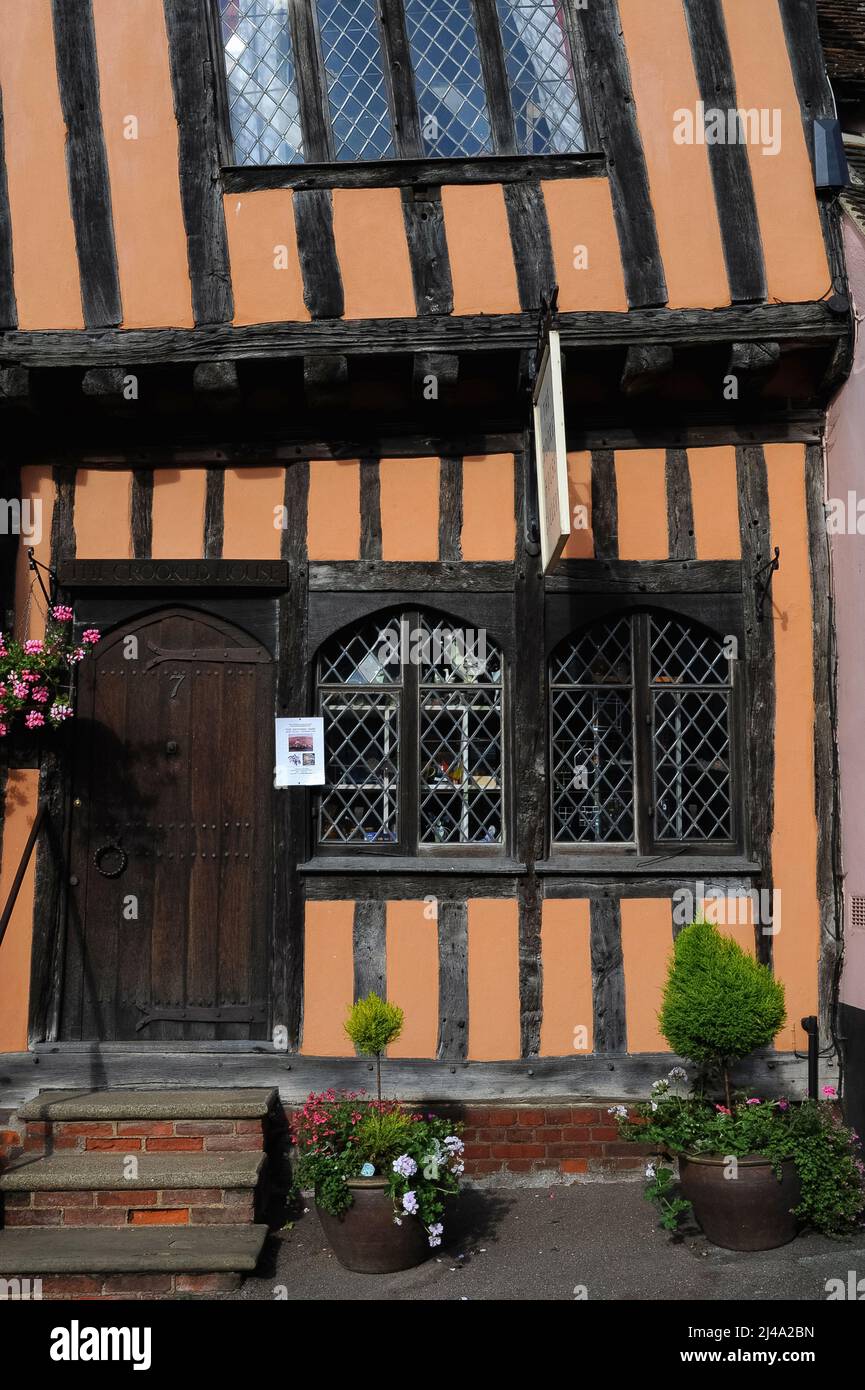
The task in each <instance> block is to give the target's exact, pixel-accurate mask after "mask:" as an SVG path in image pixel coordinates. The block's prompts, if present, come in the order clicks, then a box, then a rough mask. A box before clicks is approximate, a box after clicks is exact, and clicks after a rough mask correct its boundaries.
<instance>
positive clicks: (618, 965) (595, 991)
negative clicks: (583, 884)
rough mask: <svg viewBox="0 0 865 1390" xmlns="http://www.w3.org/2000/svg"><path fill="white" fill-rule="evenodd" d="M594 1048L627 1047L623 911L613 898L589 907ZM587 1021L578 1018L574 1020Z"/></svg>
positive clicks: (594, 901)
mask: <svg viewBox="0 0 865 1390" xmlns="http://www.w3.org/2000/svg"><path fill="white" fill-rule="evenodd" d="M589 913H590V923H591V925H590V940H591V958H592V999H593V1001H594V1028H593V1042H594V1046H593V1051H594V1052H597V1053H601V1054H608V1053H611V1054H613V1055H616V1054H619V1053H623V1052H625V1051H627V1035H626V1026H625V962H624V958H623V955H622V913H621V908H620V906H619V903H618V902H617V901H616V900H615V899H614V898H606V897H605V898H593V899H592V902H591V905H590V908H589ZM583 1021H585V1022H586V1023H587V1022H588V1019H586V1020H580V1019H577V1020H575V1022H583Z"/></svg>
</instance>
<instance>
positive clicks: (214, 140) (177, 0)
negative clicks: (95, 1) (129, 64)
mask: <svg viewBox="0 0 865 1390" xmlns="http://www.w3.org/2000/svg"><path fill="white" fill-rule="evenodd" d="M61 3H62V0H61ZM163 4H164V7H165V25H166V29H167V31H168V49H169V56H170V60H171V82H172V87H173V91H174V113H175V117H176V119H177V134H178V151H179V154H178V158H179V170H180V196H181V201H182V204H183V221H184V224H185V227H186V238H187V255H188V259H189V277H190V280H191V282H192V311H193V315H194V318H195V322H196V324H197V325H202V324H221V323H227V322H229V321H230V320H231V318H232V317H233V315H234V301H233V297H232V293H231V272H230V270H229V264H228V238H227V234H226V230H225V216H224V213H223V207H222V186H221V182H220V160H219V155H220V150H219V136H218V131H217V124H216V119H217V118H216V113H217V102H216V93H215V89H214V87H215V84H214V72H213V63H212V61H209V57H210V48H209V37H208V31H207V18H206V15H205V12H204V7H203V6H202V5H201V3H200V0H163Z"/></svg>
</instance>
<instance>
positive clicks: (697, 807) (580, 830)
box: [549, 613, 736, 851]
mask: <svg viewBox="0 0 865 1390" xmlns="http://www.w3.org/2000/svg"><path fill="white" fill-rule="evenodd" d="M549 684H550V738H551V774H552V817H553V825H552V840H553V843H554V844H558V845H590V844H606V845H617V846H630V847H632V848H637V849H642V850H646V851H649V850H651V849H652V848H653V847H661V846H664V845H682V846H690V845H698V844H703V845H721V844H725V845H731V844H732V843H733V841H734V840H735V835H736V828H735V814H734V813H735V800H734V788H733V783H734V758H733V737H732V730H733V719H732V715H733V710H732V700H733V670H732V665H731V662H730V660H729V658H728V656H727V655H726V648H725V645H724V642H723V640H722V639H721V638H720V637H718V636H717V635H716V634H714V633H712V632H710V631H709V630H708V629H706V628H703V627H701V626H699V625H697V624H695V623H691V622H689V621H686V620H683V619H681V618H679V617H674V616H672V615H669V614H655V613H651V614H649V613H639V614H632V615H623V616H618V617H614V618H610V619H607V620H605V621H603V622H600V623H596V624H593V625H592V626H590V627H587V628H585V629H583V630H582V631H580V632H578V633H575V634H572V636H570V637H569V638H567V639H566V641H565V642H563V643H562V644H561V645H560V646H559V647H558V648H557V649H556V650H555V651H554V652H553V654H552V657H551V659H550V667H549ZM640 787H644V788H648V789H650V791H649V793H648V795H647V796H644V798H643V800H642V801H641V800H640V798H639V796H638V791H637V789H638V788H640Z"/></svg>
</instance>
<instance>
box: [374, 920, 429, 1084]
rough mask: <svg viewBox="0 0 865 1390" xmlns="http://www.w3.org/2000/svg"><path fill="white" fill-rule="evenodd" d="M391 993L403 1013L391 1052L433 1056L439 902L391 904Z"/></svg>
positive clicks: (389, 984) (388, 993)
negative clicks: (436, 905) (397, 1035)
mask: <svg viewBox="0 0 865 1390" xmlns="http://www.w3.org/2000/svg"><path fill="white" fill-rule="evenodd" d="M386 920H387V928H386V930H387V997H388V1000H389V1002H390V1003H391V1004H398V1005H399V1007H400V1008H401V1009H402V1010H403V1011H404V1013H405V1023H404V1024H403V1031H402V1034H401V1035H400V1037H399V1038H397V1040H396V1042H395V1043H392V1044H391V1046H390V1047H389V1048H388V1050H387V1051H388V1056H389V1057H435V1055H436V1049H437V1046H438V1026H439V1020H438V1012H439V952H438V923H437V920H436V916H435V904H434V903H432V904H431V903H426V902H424V901H423V899H419V900H417V899H416V900H413V901H403V902H389V903H388V904H387V919H386Z"/></svg>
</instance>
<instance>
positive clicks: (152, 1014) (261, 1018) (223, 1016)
mask: <svg viewBox="0 0 865 1390" xmlns="http://www.w3.org/2000/svg"><path fill="white" fill-rule="evenodd" d="M138 1008H139V1010H140V1011H141V1015H142V1017H141V1018H140V1019H139V1021H138V1023H136V1025H135V1031H136V1033H140V1032H141V1029H142V1028H149V1026H150V1024H151V1023H264V1022H265V1021H266V1019H265V1011H264V1006H263V1005H262V1006H261V1007H260V1008H256V1007H255V1006H254V1005H250V1004H224V1005H223V1006H222V1007H221V1008H201V1007H196V1006H189V1007H187V1008H184V1009H179V1008H178V1009H145V1008H144V1006H143V1005H142V1004H139V1005H138Z"/></svg>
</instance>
